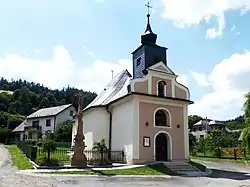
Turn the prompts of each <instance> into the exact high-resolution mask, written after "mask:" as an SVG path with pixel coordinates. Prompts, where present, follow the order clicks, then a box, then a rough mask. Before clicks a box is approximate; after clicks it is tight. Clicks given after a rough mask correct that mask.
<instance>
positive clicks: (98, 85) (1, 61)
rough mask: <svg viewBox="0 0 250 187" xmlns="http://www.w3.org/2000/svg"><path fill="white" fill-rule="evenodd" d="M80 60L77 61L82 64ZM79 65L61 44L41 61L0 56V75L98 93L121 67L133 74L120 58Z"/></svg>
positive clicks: (182, 79) (129, 64)
mask: <svg viewBox="0 0 250 187" xmlns="http://www.w3.org/2000/svg"><path fill="white" fill-rule="evenodd" d="M81 63H82V62H79V64H81ZM86 63H87V62H85V64H83V65H82V66H80V67H79V64H76V63H75V62H73V61H72V58H71V56H70V54H69V53H68V51H67V49H65V47H64V46H61V45H58V46H56V47H55V48H54V53H53V56H52V58H50V59H47V60H44V61H41V60H34V59H29V58H24V57H22V56H20V55H17V54H8V55H6V56H5V57H0V67H1V68H0V75H1V76H2V77H4V78H7V79H9V80H10V79H12V78H13V79H26V80H27V81H33V82H36V83H41V84H44V85H45V86H48V87H50V88H59V89H60V88H63V87H67V86H68V85H70V86H74V87H77V88H79V89H83V90H87V91H94V92H99V91H101V90H102V89H103V88H104V86H106V85H107V83H108V82H109V81H110V80H111V79H112V70H113V72H114V76H115V75H116V74H118V73H120V72H121V71H122V70H124V69H127V70H128V71H129V72H130V73H132V62H131V61H130V60H126V59H120V60H118V61H117V62H115V63H111V62H105V61H102V60H94V61H91V62H89V63H87V64H86ZM177 80H178V81H179V82H180V83H182V84H184V85H187V76H186V75H180V76H179V77H178V78H177Z"/></svg>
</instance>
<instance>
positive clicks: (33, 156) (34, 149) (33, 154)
mask: <svg viewBox="0 0 250 187" xmlns="http://www.w3.org/2000/svg"><path fill="white" fill-rule="evenodd" d="M36 155H37V147H35V146H32V147H31V153H30V160H32V161H34V162H35V161H36Z"/></svg>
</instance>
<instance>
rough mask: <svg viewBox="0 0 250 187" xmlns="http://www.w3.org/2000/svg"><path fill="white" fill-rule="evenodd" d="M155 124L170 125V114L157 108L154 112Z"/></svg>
mask: <svg viewBox="0 0 250 187" xmlns="http://www.w3.org/2000/svg"><path fill="white" fill-rule="evenodd" d="M155 126H164V127H170V116H169V114H168V112H167V111H165V110H162V109H161V110H157V112H156V113H155Z"/></svg>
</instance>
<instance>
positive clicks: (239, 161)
mask: <svg viewBox="0 0 250 187" xmlns="http://www.w3.org/2000/svg"><path fill="white" fill-rule="evenodd" d="M191 158H192V159H196V160H206V161H211V162H232V163H243V164H244V163H249V162H250V161H249V160H244V159H237V160H234V159H220V158H207V157H195V156H192V157H191Z"/></svg>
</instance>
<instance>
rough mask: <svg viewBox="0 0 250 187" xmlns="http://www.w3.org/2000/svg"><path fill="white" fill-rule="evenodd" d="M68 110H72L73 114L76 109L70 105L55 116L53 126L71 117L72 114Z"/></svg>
mask: <svg viewBox="0 0 250 187" xmlns="http://www.w3.org/2000/svg"><path fill="white" fill-rule="evenodd" d="M70 111H73V116H74V115H75V114H76V109H75V108H74V107H73V106H71V107H69V108H67V109H66V110H64V111H63V112H61V113H59V114H58V115H57V116H56V121H55V125H56V126H55V127H57V126H58V125H59V124H61V123H63V122H65V121H68V120H72V119H73V116H70Z"/></svg>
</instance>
